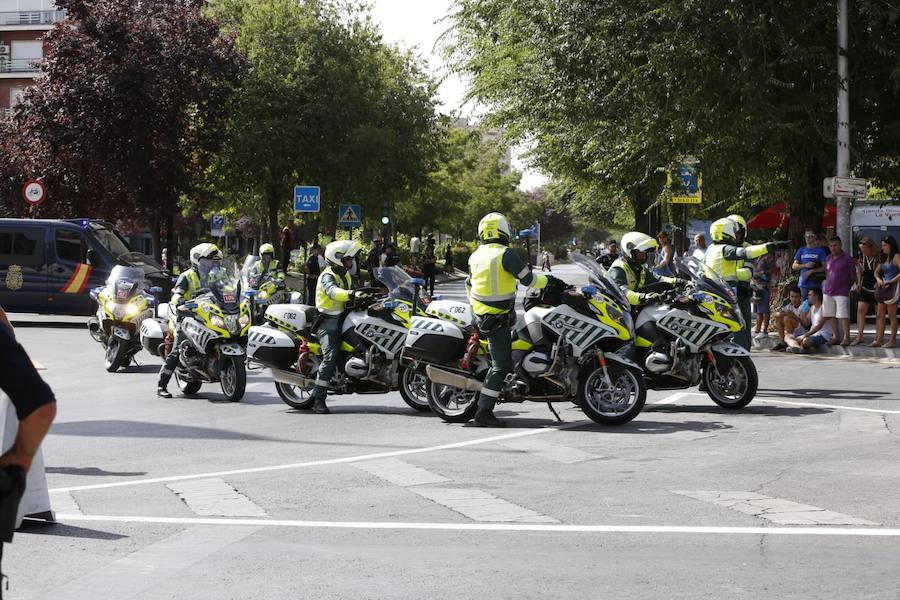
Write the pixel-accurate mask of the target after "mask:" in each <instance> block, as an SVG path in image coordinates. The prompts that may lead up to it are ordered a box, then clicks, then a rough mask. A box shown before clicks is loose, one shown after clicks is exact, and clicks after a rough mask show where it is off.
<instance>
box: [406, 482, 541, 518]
mask: <svg viewBox="0 0 900 600" xmlns="http://www.w3.org/2000/svg"><path fill="white" fill-rule="evenodd" d="M411 491H413V492H415V493H416V494H418V495H420V496H422V497H423V498H428V499H429V500H431V501H432V502H437V503H438V504H440V505H442V506H446V507H447V508H449V509H450V510H454V511H456V512H458V513H459V514H461V515H463V516H464V517H468V518H470V519H472V520H473V521H489V522H494V523H559V521H557V520H556V519H554V518H553V517H547V516H545V515H542V514H540V513H536V512H534V511H533V510H529V509H527V508H524V507H521V506H519V505H517V504H513V503H512V502H507V501H506V500H504V499H502V498H498V497H497V496H494V495H493V494H489V493H488V492H485V491H482V490H467V489H459V488H415V489H413V490H411Z"/></svg>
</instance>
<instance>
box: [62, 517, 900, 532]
mask: <svg viewBox="0 0 900 600" xmlns="http://www.w3.org/2000/svg"><path fill="white" fill-rule="evenodd" d="M56 517H57V520H58V521H60V522H63V523H65V522H72V523H76V522H86V521H88V522H104V523H153V524H160V525H228V526H236V525H252V526H256V527H295V528H305V529H372V530H420V531H521V532H550V533H635V534H638V533H662V534H710V535H793V536H801V535H811V536H851V537H892V538H893V537H897V538H900V529H890V528H881V527H875V528H862V527H704V526H679V525H556V524H552V523H404V522H378V521H375V522H367V521H292V520H281V519H209V518H207V519H204V518H199V517H198V518H184V517H129V516H104V515H68V514H58V515H56Z"/></svg>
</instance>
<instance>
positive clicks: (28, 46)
mask: <svg viewBox="0 0 900 600" xmlns="http://www.w3.org/2000/svg"><path fill="white" fill-rule="evenodd" d="M10 45H11V46H12V48H11V49H10V55H11V57H12V59H13V60H28V61H37V60H41V59H42V58H43V57H44V42H42V41H41V40H13V41H12V44H10Z"/></svg>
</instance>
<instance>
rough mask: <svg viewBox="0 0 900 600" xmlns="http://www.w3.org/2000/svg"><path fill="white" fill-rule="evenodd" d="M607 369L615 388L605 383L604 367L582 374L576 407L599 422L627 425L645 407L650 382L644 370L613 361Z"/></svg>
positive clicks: (585, 371) (586, 370)
mask: <svg viewBox="0 0 900 600" xmlns="http://www.w3.org/2000/svg"><path fill="white" fill-rule="evenodd" d="M606 369H607V371H608V373H609V380H610V382H611V383H612V386H610V385H609V384H607V383H606V380H605V378H604V373H603V368H602V367H597V368H595V369H585V370H584V372H582V374H581V377H580V378H579V380H578V401H577V402H576V404H578V406H579V407H580V408H581V410H582V411H583V412H584V414H585V415H587V416H588V418H589V419H591V420H592V421H594V422H596V423H600V424H601V425H624V424H625V423H628V422H629V421H631V420H632V419H634V418H635V417H636V416H638V415H639V414H640V412H641V410H642V409H643V408H644V402H645V401H646V400H647V383H646V382H645V381H644V374H643V373H642V372H641V371H639V370H637V369H632V368H630V367H626V366H625V365H623V364H620V363H617V362H614V361H610V362H608V363H606Z"/></svg>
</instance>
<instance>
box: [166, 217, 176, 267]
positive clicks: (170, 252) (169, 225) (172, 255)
mask: <svg viewBox="0 0 900 600" xmlns="http://www.w3.org/2000/svg"><path fill="white" fill-rule="evenodd" d="M166 256H167V257H168V260H169V264H171V265H174V264H175V259H176V258H177V257H178V241H177V238H176V237H175V213H174V212H173V211H171V210H170V211H169V213H168V214H167V215H166Z"/></svg>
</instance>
